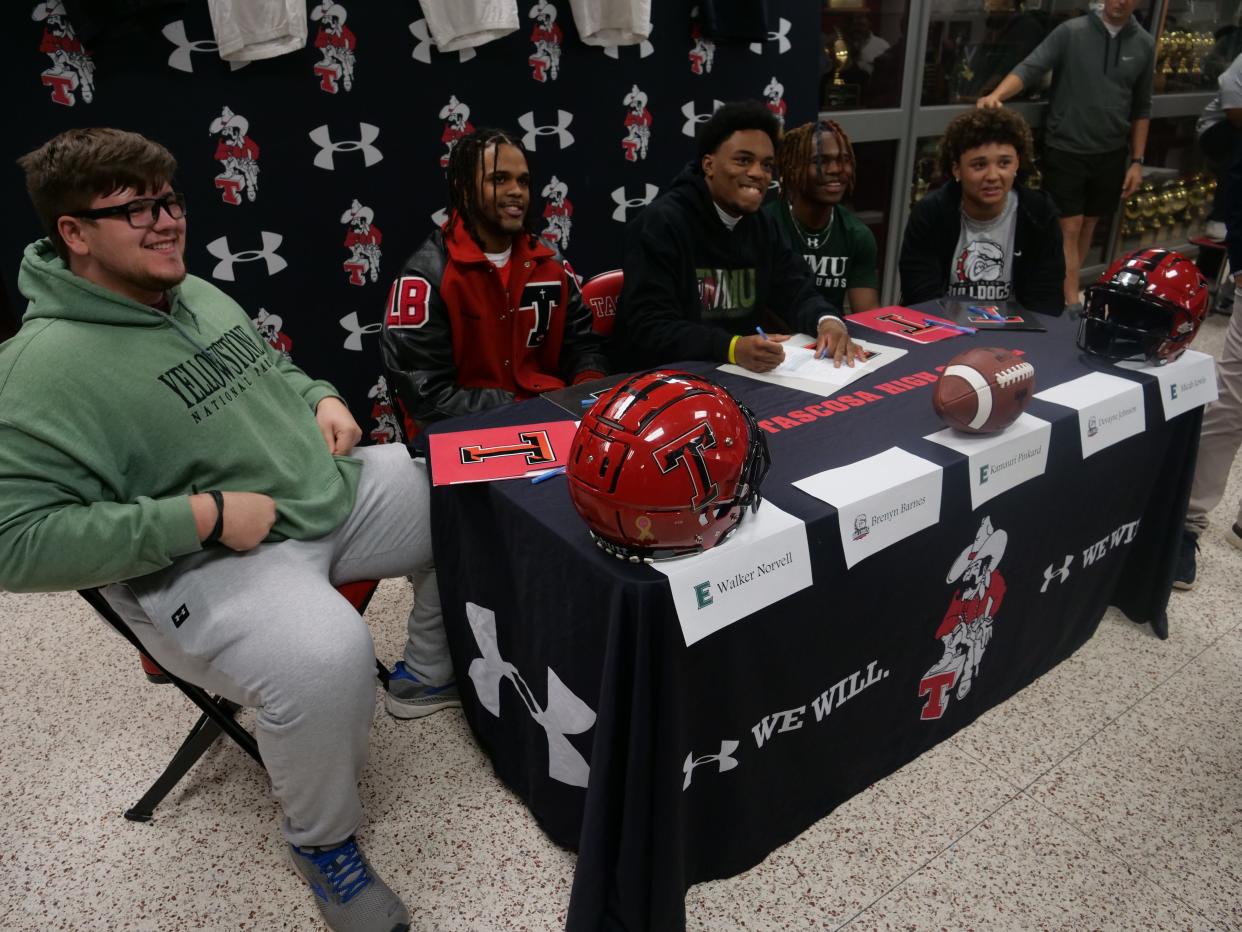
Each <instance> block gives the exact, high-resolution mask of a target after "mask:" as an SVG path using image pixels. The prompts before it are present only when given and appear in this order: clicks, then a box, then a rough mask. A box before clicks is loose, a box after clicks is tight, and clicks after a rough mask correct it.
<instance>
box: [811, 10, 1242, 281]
mask: <svg viewBox="0 0 1242 932" xmlns="http://www.w3.org/2000/svg"><path fill="white" fill-rule="evenodd" d="M820 6H821V30H822V33H823V36H822V38H823V53H822V56H821V71H820V76H819V97H820V100H821V109H822V111H823V112H824V115H825V116H827V117H830V118H832V119H835V120H837V121H838V122H840V123H841V124H842V126H844V127H845V129H846V131H847V132H848V133H849V134H850V135H851V136H852V137H853V139H854V146H855V150H856V152H857V154H858V161H859V165H860V166H861V168H860V170H859V179H858V182H859V184H858V189H857V190H856V192H855V196H854V198H853V204H852V206H853V207H854V209H855V211H856V212H857V213H858V214H859V215H860V217H862V219H863V220H864V222H865V223H867V224H868V226H869V227H870V228H871V230H872V232H873V233H874V234H875V236H876V243H877V246H878V251H879V257H880V269H881V274H882V289H881V299H882V300H884V301H885V302H892V301H896V300H898V297H899V294H898V293H899V285H898V275H897V269H896V255H897V252H898V250H899V249H900V246H901V237H902V234H903V233H904V231H905V226H906V221H907V219H908V217H909V212H910V208H911V206H912V205H913V204H914V203H916V202H917V201H918V200H919V199H920V198H921V197H923V196H925V195H926V194H927V193H928V192H929V191H931V190H934V189H935V188H936V187H938V186H939V185H940V184H942V183H943V181H944V179H943V178H941V177H940V171H939V166H938V161H939V159H938V156H937V148H938V144H939V136H940V134H941V133H943V131H944V127H945V126H946V125H948V122H949V121H950V120H951V119H953V117H955V116H956V115H957V114H959V113H961V112H963V111H964V110H965V109H966V108H968V107H970V106H971V105H973V104H974V102H975V100H976V99H977V98H978V97H979V96H980V95H982V94H986V93H989V92H990V91H992V90H993V89H994V88H995V87H996V85H997V83H998V82H999V81H1000V80H1001V79H1002V78H1003V77H1004V76H1005V75H1006V74H1008V73H1009V72H1010V71H1011V70H1012V69H1013V68H1014V67H1015V66H1016V65H1017V64H1018V62H1020V61H1021V60H1022V59H1023V58H1024V57H1025V56H1026V55H1028V54H1029V53H1030V51H1031V50H1033V49H1034V48H1035V47H1036V46H1037V45H1038V44H1039V43H1040V42H1041V41H1042V40H1043V39H1044V37H1045V36H1047V34H1048V33H1049V32H1051V31H1052V30H1053V29H1054V28H1056V27H1057V26H1058V25H1060V24H1061V23H1062V22H1065V21H1066V20H1068V19H1070V18H1072V17H1076V16H1082V15H1086V14H1094V13H1095V12H1096V11H1098V9H1099V8H1100V6H1101V0H918V2H911V0H905V2H898V0H820ZM1135 17H1136V18H1137V19H1138V21H1139V22H1140V24H1141V25H1142V26H1143V27H1144V28H1146V29H1148V30H1149V31H1150V32H1151V33H1152V34H1154V35H1156V36H1157V37H1158V45H1157V62H1156V69H1155V74H1154V81H1153V92H1154V94H1155V97H1154V99H1153V101H1152V122H1151V129H1150V139H1149V142H1148V145H1147V149H1146V153H1145V155H1146V162H1147V164H1146V167H1145V170H1144V187H1143V188H1142V189H1140V191H1139V192H1138V193H1137V194H1136V195H1135V196H1134V197H1132V198H1130V199H1129V200H1128V201H1126V202H1125V203H1124V204H1123V205H1121V206H1119V208H1118V210H1117V211H1116V212H1115V213H1114V215H1113V216H1111V217H1106V218H1102V219H1101V221H1100V223H1099V224H1097V225H1096V228H1095V237H1094V242H1093V244H1092V247H1091V249H1090V250H1089V251H1088V254H1087V255H1086V256H1085V257H1084V260H1083V265H1084V268H1083V281H1084V282H1085V281H1088V280H1090V279H1091V278H1093V277H1094V276H1095V275H1098V274H1099V272H1100V271H1102V270H1103V269H1104V268H1106V267H1107V265H1108V263H1110V262H1111V261H1112V260H1113V259H1114V258H1115V257H1116V256H1118V255H1120V254H1121V253H1123V252H1125V251H1128V250H1130V249H1134V248H1136V247H1138V246H1146V245H1162V246H1170V247H1172V248H1175V249H1179V250H1182V251H1185V252H1187V253H1188V254H1191V255H1194V254H1195V253H1196V252H1197V251H1199V249H1200V245H1196V244H1195V243H1194V242H1193V241H1194V240H1195V239H1196V238H1198V237H1200V236H1201V235H1202V234H1203V232H1204V230H1203V221H1204V220H1205V219H1206V214H1207V211H1208V209H1210V205H1211V200H1212V196H1213V194H1214V190H1215V184H1214V182H1215V181H1216V180H1217V179H1218V177H1219V176H1218V175H1217V174H1215V173H1214V172H1213V170H1212V169H1213V166H1215V164H1216V163H1215V162H1213V163H1212V164H1211V165H1209V164H1208V161H1207V159H1206V157H1205V155H1204V152H1203V147H1202V146H1201V144H1200V142H1199V140H1198V139H1197V138H1196V135H1195V121H1196V119H1197V118H1198V116H1199V114H1200V113H1201V112H1202V111H1203V109H1204V107H1205V106H1206V105H1207V104H1208V103H1209V101H1211V99H1212V96H1213V94H1214V93H1215V91H1216V79H1217V77H1218V76H1219V75H1220V73H1221V71H1223V70H1224V68H1226V67H1228V65H1229V64H1230V63H1231V62H1232V61H1233V59H1234V58H1235V57H1236V56H1237V55H1239V54H1242V0H1139V2H1138V3H1137V4H1136V7H1135ZM1196 36H1197V37H1198V38H1196ZM1209 37H1210V40H1211V41H1210V43H1209V41H1208V38H1209ZM1046 88H1047V84H1046V83H1045V84H1044V85H1041V86H1037V87H1033V88H1028V89H1027V90H1026V91H1025V92H1024V93H1023V94H1022V95H1020V96H1019V97H1018V98H1017V99H1015V100H1012V101H1009V102H1007V104H1006V105H1007V106H1011V107H1013V108H1014V110H1015V111H1016V112H1018V113H1021V114H1022V115H1023V117H1025V118H1026V120H1027V121H1028V122H1029V123H1030V125H1031V127H1032V130H1033V131H1034V133H1035V141H1036V157H1037V162H1036V171H1035V172H1034V174H1033V175H1032V176H1031V177H1030V178H1029V179H1028V181H1027V183H1028V184H1029V185H1031V186H1033V187H1038V186H1040V185H1041V182H1042V178H1041V177H1040V174H1039V164H1038V154H1039V150H1040V141H1041V136H1042V126H1043V123H1044V120H1045V119H1046V116H1047V104H1046V103H1045V102H1044V100H1043V98H1044V97H1045V96H1046ZM1214 158H1215V156H1214ZM1202 243H1203V241H1201V244H1202ZM1208 245H1210V244H1208ZM1208 251H1209V252H1219V250H1208Z"/></svg>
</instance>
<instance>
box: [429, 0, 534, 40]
mask: <svg viewBox="0 0 1242 932" xmlns="http://www.w3.org/2000/svg"><path fill="white" fill-rule="evenodd" d="M419 5H420V6H422V8H423V16H425V17H427V30H428V32H430V33H431V38H432V39H433V40H434V41H435V43H436V48H438V49H439V50H440V51H441V52H459V51H461V50H462V49H472V48H476V47H477V46H480V45H485V44H487V43H488V42H491V41H492V40H493V39H502V38H504V37H505V36H507V35H508V34H509V33H511V32H517V29H518V26H519V21H518V8H517V3H516V0H419Z"/></svg>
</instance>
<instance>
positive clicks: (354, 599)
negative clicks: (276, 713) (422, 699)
mask: <svg viewBox="0 0 1242 932" xmlns="http://www.w3.org/2000/svg"><path fill="white" fill-rule="evenodd" d="M378 586H379V581H378V580H374V579H364V580H360V581H358V582H353V583H343V584H342V585H340V586H337V591H339V592H340V593H341V595H343V596H345V598H346V599H348V600H349V602H350V604H351V605H353V606H354V608H355V609H357V610H358V614H359V615H361V614H362V613H363V612H365V611H366V607H367V605H368V604H369V603H370V601H371V596H372V595H374V594H375V590H376V588H377V587H378ZM78 595H80V596H82V598H84V599H85V600H86V601H87V602H88V603H90V606H91V608H93V609H95V611H96V612H98V613H99V614H100V615H101V616H103V619H104V621H106V622H108V624H110V625H111V626H112V627H113V628H115V629H116V630H117V632H119V633H120V635H121V637H123V638H125V640H127V641H129V643H130V644H132V645H133V646H134V648H135V649H136V650H137V651H138V654H139V656H140V657H141V658H142V668H143V672H144V673H146V675H147V679H149V680H151V681H152V682H157V683H172V684H173V685H174V686H176V687H177V688H178V689H179V690H181V692H182V693H184V694H185V695H186V697H187V698H188V699H189V700H190V701H191V702H193V703H194V704H195V705H196V706H198V707H199V708H200V709H202V711H203V714H202V715H201V716H200V717H199V719H198V721H197V722H195V723H194V727H193V728H191V729H190V733H189V734H188V735H187V736H186V739H185V741H183V742H182V743H181V747H179V748H178V749H177V753H176V754H174V755H173V758H172V760H171V761H169V763H168V766H167V767H165V768H164V772H163V773H162V774H160V776H159V777H158V778H157V779H156V781H155V782H154V783H153V784H151V788H150V789H149V790H147V791H146V793H144V794H143V797H142V799H140V800H138V802H137V803H135V804H134V805H133V806H132V807H131V808H129V809H127V810H125V818H127V819H129V820H130V821H131V822H150V821H151V818H152V817H153V816H154V815H155V807H156V806H158V805H159V804H160V802H161V801H162V800H163V799H164V797H165V796H167V795H168V794H169V792H171V790H172V788H173V787H174V786H176V785H177V783H178V782H180V780H181V778H182V777H184V776H185V775H186V773H188V772H189V770H190V768H191V767H193V766H194V764H195V763H197V762H198V759H199V758H200V757H202V756H203V754H204V753H206V751H207V749H208V748H209V747H211V746H212V744H214V743H215V741H216V739H217V738H218V737H220V733H221V732H223V733H224V734H226V735H228V736H229V737H230V738H232V739H233V741H234V742H236V744H237V746H238V747H240V748H241V749H242V750H243V751H245V752H246V753H247V754H249V755H250V756H251V757H252V758H254V760H255V761H256V762H257V763H258V764H259V765H260V766H262V765H263V758H262V757H260V756H259V746H258V744H257V743H256V742H255V740H254V737H253V736H252V735H251V734H250V733H249V732H248V731H246V729H244V728H243V727H242V726H241V725H240V724H238V722H237V719H236V718H235V717H234V716H235V714H236V712H237V710H238V709H239V708H240V706H238V705H237V704H236V703H235V702H230V701H229V700H228V699H225V698H223V697H221V696H213V695H211V694H210V693H208V692H207V691H206V690H205V689H203V688H202V687H200V686H195V685H194V684H193V683H187V682H186V681H185V680H183V679H181V678H180V677H178V676H174V675H173V674H172V673H169V672H168V671H167V670H163V669H161V668H160V667H159V665H158V664H156V663H155V661H153V660H152V659H151V658H150V657H149V656H148V655H147V653H146V651H145V650H144V649H143V646H142V642H141V641H139V640H138V636H137V635H136V634H134V632H133V630H132V629H131V628H130V627H129V625H128V624H127V623H126V622H125V620H124V619H123V618H121V616H120V615H118V614H117V613H116V611H115V610H114V609H113V608H112V606H111V605H109V604H108V601H107V600H106V599H105V598H104V597H103V593H101V592H100V591H99V590H98V589H79V590H78ZM375 667H376V671H377V676H378V677H379V680H380V682H381V683H382V684H383V685H384V686H387V685H388V670H387V669H386V668H385V667H384V665H383V664H382V663H380V661H379V660H378V659H377V660H376V661H375Z"/></svg>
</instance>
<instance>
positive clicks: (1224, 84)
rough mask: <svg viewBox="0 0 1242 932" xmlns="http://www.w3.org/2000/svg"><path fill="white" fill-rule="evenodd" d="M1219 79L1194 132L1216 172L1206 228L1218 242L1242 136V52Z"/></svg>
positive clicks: (1207, 159) (1212, 169) (1223, 223)
mask: <svg viewBox="0 0 1242 932" xmlns="http://www.w3.org/2000/svg"><path fill="white" fill-rule="evenodd" d="M1216 83H1217V87H1218V88H1219V90H1218V91H1217V92H1216V96H1215V97H1213V98H1212V99H1211V100H1210V101H1208V105H1207V106H1206V107H1204V108H1203V113H1202V115H1201V116H1200V117H1199V122H1198V123H1196V124H1195V136H1196V137H1197V138H1198V140H1199V148H1200V149H1202V150H1203V155H1204V160H1205V161H1206V162H1207V166H1208V168H1209V169H1210V170H1211V172H1212V174H1213V175H1215V176H1216V194H1215V196H1214V197H1213V199H1212V209H1211V210H1210V211H1209V212H1208V215H1207V224H1206V226H1205V227H1204V230H1203V232H1204V233H1205V234H1206V235H1207V236H1208V238H1210V239H1214V240H1216V241H1217V242H1218V243H1219V242H1224V240H1225V232H1226V231H1225V205H1226V203H1227V197H1228V194H1227V188H1228V185H1229V163H1230V161H1231V160H1232V159H1233V150H1234V149H1235V148H1236V146H1237V143H1238V140H1239V138H1242V132H1240V130H1242V55H1238V56H1237V57H1236V58H1235V59H1234V60H1233V63H1232V64H1231V65H1230V66H1229V67H1228V68H1226V69H1225V70H1224V71H1222V72H1221V75H1220V77H1219V78H1218V79H1217V82H1216Z"/></svg>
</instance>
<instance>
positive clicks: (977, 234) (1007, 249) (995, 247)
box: [949, 191, 1018, 301]
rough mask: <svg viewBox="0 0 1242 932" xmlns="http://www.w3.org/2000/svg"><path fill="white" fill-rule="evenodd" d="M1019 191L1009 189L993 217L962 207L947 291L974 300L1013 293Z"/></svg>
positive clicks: (1004, 297) (1002, 297) (1002, 298)
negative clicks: (975, 215) (981, 217)
mask: <svg viewBox="0 0 1242 932" xmlns="http://www.w3.org/2000/svg"><path fill="white" fill-rule="evenodd" d="M1017 219H1018V195H1017V194H1015V193H1014V192H1013V191H1010V192H1009V194H1008V196H1007V197H1006V198H1005V209H1004V210H1002V211H1001V213H1000V216H999V217H997V218H996V219H994V220H974V219H971V218H970V217H968V216H967V215H966V212H965V211H962V226H961V232H959V233H958V235H957V248H956V249H954V250H953V258H952V260H950V264H949V295H950V297H955V298H973V299H975V300H977V301H1007V300H1009V299H1010V298H1012V297H1013V237H1014V231H1015V230H1016V229H1017V226H1018V224H1017Z"/></svg>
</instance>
